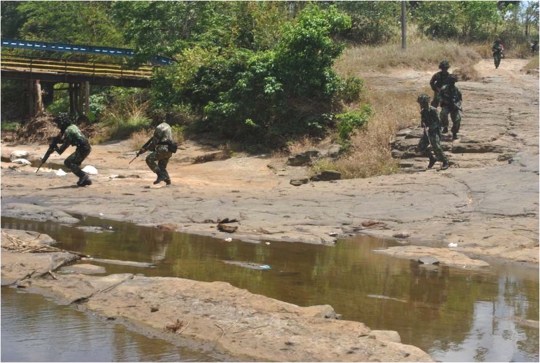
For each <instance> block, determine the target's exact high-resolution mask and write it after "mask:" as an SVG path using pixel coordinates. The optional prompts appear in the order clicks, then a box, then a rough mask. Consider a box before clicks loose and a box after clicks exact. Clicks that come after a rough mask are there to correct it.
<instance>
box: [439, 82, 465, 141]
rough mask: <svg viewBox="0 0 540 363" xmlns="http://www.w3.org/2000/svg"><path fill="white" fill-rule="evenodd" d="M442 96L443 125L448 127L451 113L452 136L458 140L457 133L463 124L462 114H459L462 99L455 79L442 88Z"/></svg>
mask: <svg viewBox="0 0 540 363" xmlns="http://www.w3.org/2000/svg"><path fill="white" fill-rule="evenodd" d="M454 77H455V76H454ZM452 78H453V77H452ZM456 78H457V77H456ZM440 96H441V107H442V109H441V123H442V127H444V128H445V129H448V114H450V117H451V118H452V138H453V139H454V140H457V138H458V137H457V133H458V132H459V128H460V126H461V115H460V114H459V110H460V109H461V101H462V97H461V91H460V90H459V88H457V87H456V85H455V81H454V80H450V82H449V83H448V84H447V85H446V86H444V87H443V88H442V90H441V93H440Z"/></svg>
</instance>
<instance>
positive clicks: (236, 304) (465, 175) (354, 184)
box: [2, 59, 538, 361]
mask: <svg viewBox="0 0 540 363" xmlns="http://www.w3.org/2000/svg"><path fill="white" fill-rule="evenodd" d="M526 62H527V61H526V60H511V59H505V60H504V61H503V64H502V65H501V67H500V68H499V69H497V70H495V69H494V67H493V65H492V62H491V60H484V61H481V62H480V63H479V64H478V65H477V70H478V72H479V75H480V79H479V80H478V81H475V82H470V81H469V82H459V83H458V86H459V87H460V88H461V90H462V93H463V97H464V102H463V106H464V110H465V114H464V115H463V120H462V126H461V132H460V136H461V138H460V140H458V141H454V142H452V141H451V140H448V139H445V140H444V143H443V144H444V145H443V147H444V149H445V151H446V153H447V156H448V157H449V160H450V162H451V167H450V169H448V170H446V171H437V170H436V168H435V169H432V170H426V169H425V166H426V164H427V161H426V159H425V158H421V157H418V156H417V154H416V153H415V152H414V151H413V147H414V146H415V145H416V144H417V143H418V138H419V137H420V135H421V131H420V130H419V129H418V128H411V129H408V130H402V131H401V132H400V133H399V134H398V135H397V136H396V139H395V140H394V141H393V144H392V145H393V149H394V150H393V154H394V156H395V157H396V158H400V163H401V166H402V170H403V172H402V173H400V174H395V175H388V176H381V177H375V178H368V179H355V180H336V181H310V182H308V183H306V184H301V185H299V186H294V185H292V184H291V183H290V182H291V180H292V179H299V178H302V177H305V176H307V169H306V168H305V167H294V166H289V165H286V163H285V160H276V159H275V158H271V157H270V156H269V155H258V156H245V157H244V156H242V157H232V158H229V159H225V160H217V161H212V160H214V159H215V158H214V156H215V154H216V153H217V152H218V151H219V150H217V149H216V147H215V145H212V144H209V143H206V144H204V143H201V142H194V141H189V142H186V143H185V144H184V145H183V146H182V148H181V150H179V153H177V154H175V155H174V156H173V158H172V159H171V162H170V164H169V174H170V175H171V178H172V180H173V184H172V185H171V186H169V187H161V188H156V187H154V186H152V181H153V180H154V178H155V175H154V174H153V173H151V172H150V171H149V170H148V169H147V167H146V164H145V163H144V161H143V160H142V158H139V159H137V160H136V161H134V162H133V163H131V164H129V161H130V160H131V159H132V158H133V156H134V154H135V150H134V149H133V147H131V146H130V144H129V143H128V142H111V143H108V144H104V145H96V146H93V151H92V153H91V155H90V156H89V157H88V158H87V160H86V161H85V163H84V164H85V165H92V166H95V167H96V168H97V169H98V171H99V174H98V175H95V176H93V177H92V179H93V180H94V184H93V185H92V186H89V187H85V188H77V187H76V186H75V185H74V184H75V181H76V177H74V176H73V175H71V174H68V175H66V176H62V177H60V176H57V175H56V174H55V173H54V172H46V171H47V170H46V169H45V170H44V171H43V172H42V171H40V172H39V173H35V168H34V167H30V166H18V165H15V164H12V163H7V162H2V202H3V203H2V215H3V216H10V217H18V218H24V219H33V220H47V219H50V220H56V221H58V220H63V222H65V223H72V222H73V221H71V222H69V218H72V217H70V216H69V213H71V214H73V213H77V214H85V215H93V216H102V217H103V218H108V219H115V220H122V221H129V222H134V223H138V224H144V225H159V224H165V223H166V224H168V226H172V228H174V229H176V230H178V231H181V232H187V233H195V234H203V235H211V236H214V237H218V238H228V237H232V238H235V239H242V240H245V241H252V242H258V241H261V240H264V241H273V240H279V241H302V242H306V243H316V244H329V245H332V244H334V243H336V240H337V238H338V237H343V236H348V235H352V234H354V233H366V234H370V235H373V236H377V237H385V238H386V237H389V238H392V237H394V238H399V240H400V241H402V242H403V245H404V246H401V247H398V248H396V249H395V250H392V251H388V253H390V254H392V255H393V256H396V257H403V258H414V256H417V255H422V256H425V255H426V253H427V251H431V254H432V256H434V257H435V258H437V259H438V260H439V261H441V263H447V264H452V263H454V264H456V265H462V266H469V267H470V266H482V265H486V264H488V263H489V260H490V259H491V258H503V259H506V260H508V261H511V262H516V263H527V264H530V265H531V266H533V267H536V268H537V267H538V74H525V73H523V72H521V71H520V70H521V68H522V67H523V66H524V65H525V64H526ZM433 72H434V71H433V70H431V71H426V72H416V71H415V72H412V71H407V70H400V71H392V72H390V73H387V74H380V73H374V72H373V73H369V74H365V75H364V74H360V76H362V77H364V78H365V79H366V83H367V85H368V86H369V87H372V88H379V89H383V90H384V89H390V88H392V89H393V90H394V91H396V89H397V90H398V91H399V92H408V93H410V94H411V102H416V96H417V94H418V93H420V92H421V91H423V90H425V88H426V85H427V83H428V82H429V79H430V77H431V74H432V73H433ZM15 150H25V151H27V152H29V154H30V156H29V157H28V158H29V159H30V160H37V159H39V157H41V156H42V155H43V154H44V152H45V150H46V146H44V145H36V144H32V145H12V144H9V143H6V142H3V143H2V157H3V160H6V159H4V158H9V157H10V155H11V153H12V152H13V151H15ZM321 151H322V152H325V151H327V150H321ZM64 157H65V155H64V156H59V155H56V154H55V155H53V156H52V157H51V158H50V162H53V163H59V164H61V163H62V161H63V159H64ZM204 161H206V162H204ZM56 169H57V168H56ZM43 206H46V207H47V209H46V210H45V209H44V208H43ZM65 213H68V214H65ZM223 218H229V219H235V220H236V222H234V223H228V224H227V225H228V226H233V227H238V228H237V229H236V231H235V232H234V233H232V234H231V233H227V232H221V231H219V230H218V220H221V219H223ZM2 243H4V238H3V239H2ZM449 246H452V247H449ZM414 251H417V252H416V254H415V252H414ZM9 253H10V254H11V253H12V252H9ZM12 254H14V255H17V254H18V253H12ZM18 255H20V253H19V254H18ZM6 256H8V254H7V253H6V250H3V252H2V279H3V283H4V280H5V281H8V280H10V281H11V282H13V281H18V282H17V283H22V281H25V280H29V278H26V279H23V277H25V276H26V275H27V274H28V273H29V272H30V271H28V268H26V269H25V268H23V271H19V272H18V273H13V272H9V271H12V270H13V269H14V267H13V266H15V265H16V263H17V262H16V261H15V262H12V263H11V265H9V263H8V262H5V261H6ZM25 256H28V255H25ZM10 258H11V257H10ZM62 258H63V257H62ZM69 258H71V257H69ZM462 262H465V263H463V264H462ZM45 265H46V267H41V270H40V271H44V272H42V273H46V274H45V275H43V276H44V277H47V278H45V279H44V278H41V279H37V280H39V282H38V281H37V280H36V281H34V285H36V284H37V285H40V286H41V287H44V288H47V289H48V290H52V291H55V292H56V293H57V294H59V295H61V296H63V297H64V298H65V299H67V300H70V301H75V300H77V299H80V298H81V297H87V300H85V301H86V302H85V304H86V305H87V306H88V307H90V308H91V309H93V310H97V311H100V312H101V313H103V314H104V315H106V316H111V317H115V318H126V319H128V320H135V321H138V322H141V323H142V324H145V326H149V327H153V328H156V327H158V325H159V326H161V325H164V324H165V323H166V322H168V324H172V323H174V322H175V320H176V318H175V317H176V316H178V311H183V315H182V316H183V318H182V319H180V320H181V321H182V322H183V324H184V325H183V326H182V327H180V328H178V329H177V330H176V331H175V332H176V333H179V332H180V333H181V334H185V335H187V336H190V337H192V338H194V339H196V340H197V339H202V340H205V339H206V340H210V341H212V342H219V344H220V346H221V347H223V348H224V350H225V351H226V352H229V353H232V354H233V355H238V356H243V355H245V356H246V357H250V358H251V359H261V360H329V361H336V360H356V361H358V360H377V359H378V360H380V359H383V360H385V361H401V360H426V359H429V358H427V357H426V356H425V355H422V354H425V353H423V352H418V351H416V350H413V348H412V347H408V346H403V345H401V344H400V343H397V342H396V340H397V339H393V338H389V337H388V334H386V335H384V337H382V335H379V338H375V339H373V335H376V334H378V333H373V332H370V331H369V328H367V327H365V326H363V325H362V324H360V323H352V322H344V321H339V320H335V319H324V318H314V317H312V315H309V314H312V311H311V312H310V313H308V312H307V311H308V310H309V309H310V308H299V307H296V306H291V305H290V304H286V303H282V302H277V301H275V300H272V301H271V303H270V302H269V300H271V299H266V298H264V297H261V296H257V295H252V294H249V293H247V292H245V291H243V290H238V289H235V288H233V287H230V286H227V284H223V283H213V284H208V283H199V282H194V281H188V280H181V279H157V280H155V281H153V282H152V283H151V284H149V283H148V281H146V279H145V278H143V277H137V276H127V275H126V276H118V275H115V276H111V277H101V278H97V277H94V278H90V277H88V276H86V275H80V276H69V277H67V276H62V277H58V276H57V278H58V280H55V279H54V278H52V277H51V276H52V274H54V269H53V270H51V273H50V274H49V273H48V269H50V268H54V267H55V266H56V265H55V262H54V261H53V260H51V261H49V262H47V263H45ZM8 266H9V268H8ZM10 269H11V270H10ZM45 270H47V271H45ZM8 277H9V278H8ZM69 279H79V280H81V279H82V280H85V281H87V284H86V285H88V286H89V287H88V290H87V291H78V290H76V291H72V290H71V289H69V288H68V287H69V286H73V285H75V284H76V281H72V280H69ZM31 280H35V279H33V278H32V279H31ZM173 280H174V281H173ZM194 284H197V285H198V286H197V291H198V292H197V294H195V293H193V294H187V295H189V296H187V295H182V296H183V297H182V298H181V300H182V301H178V303H179V304H178V306H177V307H174V308H170V309H179V310H175V311H167V313H166V314H164V315H163V316H162V317H161V318H160V319H161V320H160V319H157V320H156V319H155V318H154V317H155V316H157V315H151V314H153V313H151V312H150V311H151V310H152V309H151V308H152V306H150V305H152V304H153V303H155V301H158V300H159V299H172V296H171V294H174V293H175V291H176V292H178V291H180V290H182V286H186V287H187V286H190V287H191V286H193V285H194ZM90 286H91V287H90ZM199 291H201V293H200V296H199V295H198V294H199ZM203 291H204V293H203ZM219 291H222V294H220V295H219V296H218V299H220V300H223V301H226V303H220V304H217V303H215V301H214V300H212V299H216V297H215V296H214V294H216V293H218V292H219ZM96 292H99V293H96ZM194 294H195V295H194ZM137 296H142V297H143V298H139V299H138V298H137ZM151 296H153V298H155V299H156V300H155V301H154V300H152V299H153V298H151ZM212 296H214V297H212ZM105 299H106V301H107V303H104V302H105ZM147 299H149V300H147ZM204 299H206V300H209V301H204V304H210V305H206V308H205V309H210V310H213V309H214V310H215V309H218V308H219V309H220V310H219V314H216V315H212V314H211V315H210V316H209V317H204V318H205V319H202V318H201V317H200V316H199V315H197V314H198V313H197V311H198V310H197V309H194V308H193V306H195V305H197V304H202V303H203V300H204ZM265 299H266V300H265ZM127 300H129V301H131V303H130V304H129V305H130V308H129V309H127V308H126V307H125V306H124V307H122V306H121V305H116V306H115V305H113V304H112V303H111V301H120V302H122V301H124V305H125V301H127ZM177 300H178V299H177ZM259 301H264V304H262V303H261V306H259V305H258V304H259ZM240 302H242V303H240ZM244 304H245V305H244ZM132 305H133V307H132ZM262 305H264V306H271V308H268V309H267V308H266V307H265V308H264V309H263V308H262ZM113 306H114V308H113ZM154 307H155V306H154ZM158 308H159V309H160V311H162V312H163V310H162V309H163V308H161V307H158ZM168 309H169V308H168ZM181 309H185V310H181ZM227 309H229V310H228V313H226V312H224V310H227ZM235 309H236V310H235ZM272 309H274V310H272ZM305 309H308V310H305ZM313 309H315V310H316V311H319V313H320V311H321V310H320V309H322V308H313ZM317 309H319V310H317ZM189 311H193V312H192V313H189ZM186 312H187V313H186ZM319 313H317V314H319ZM227 314H228V315H227ZM317 314H315V315H317ZM323 315H324V314H323ZM150 316H152V319H150ZM223 316H229V317H228V318H222V317H223ZM319 316H320V314H319ZM287 317H288V318H287ZM291 317H294V318H291ZM206 319H208V320H206ZM219 319H223V321H222V320H219ZM291 319H292V320H291ZM246 322H247V323H246ZM187 323H189V326H186V325H185V324H187ZM244 324H247V325H246V327H248V328H247V329H243V328H241V327H243V326H244ZM257 324H258V325H257ZM291 324H292V325H291ZM303 324H307V325H303ZM351 324H352V325H354V326H352V325H351ZM259 325H260V326H261V327H260V328H257V326H259ZM262 326H264V327H262ZM292 326H294V328H292ZM313 326H317V327H318V328H317V329H313V328H312V327H313ZM345 326H347V329H343V328H344V327H345ZM204 327H206V328H204ZM184 329H185V330H184ZM204 329H210V330H204ZM280 329H285V330H280ZM345 330H346V331H347V332H348V333H344V331H345ZM233 331H234V332H235V333H234V334H233ZM284 331H286V332H288V333H287V334H284V333H283V332H284ZM307 331H309V332H310V334H314V335H313V336H311V335H306V334H307ZM351 332H353V333H351ZM333 334H342V335H340V336H339V337H337V336H334V335H333ZM343 334H348V335H346V336H343ZM370 334H371V335H372V337H371V338H369V337H370ZM239 336H242V337H245V339H244V340H242V339H239V338H238V337H239ZM263 337H264V339H265V340H264V341H265V342H267V341H268V342H269V343H268V349H267V348H265V347H266V345H265V344H266V343H265V344H262V343H260V342H261V341H262V340H258V339H259V338H261V339H262V338H263ZM291 337H292V338H291ZM332 337H333V338H332ZM363 337H368V339H363ZM293 338H294V339H293ZM336 338H338V339H336ZM291 339H292V340H291ZM309 341H311V342H312V343H309ZM331 341H333V342H334V343H335V341H341V342H343V345H341V344H337V345H336V344H334V345H332V344H331ZM313 342H316V343H313ZM365 342H368V343H367V345H362V344H364V343H365ZM270 343H271V344H270ZM373 344H375V346H376V345H378V346H379V349H375V348H374V346H373ZM241 346H246V347H249V350H246V349H243V348H241ZM382 346H384V347H385V349H383V350H381V349H380V347H382ZM280 347H282V348H285V349H282V348H280ZM300 347H301V349H300ZM331 347H332V348H331ZM404 347H406V348H404ZM394 348H395V349H394ZM300 350H301V351H303V352H305V353H304V354H305V355H298V354H299V351H300ZM247 352H251V353H250V354H247ZM292 352H294V355H293V354H292ZM384 352H386V353H384ZM377 354H378V355H377ZM381 354H382V355H381ZM385 354H386V355H385Z"/></svg>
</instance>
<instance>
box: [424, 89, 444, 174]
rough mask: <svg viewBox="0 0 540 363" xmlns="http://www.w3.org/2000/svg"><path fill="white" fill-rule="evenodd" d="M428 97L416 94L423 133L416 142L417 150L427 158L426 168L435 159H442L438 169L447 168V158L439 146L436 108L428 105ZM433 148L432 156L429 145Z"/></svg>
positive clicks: (429, 166)
mask: <svg viewBox="0 0 540 363" xmlns="http://www.w3.org/2000/svg"><path fill="white" fill-rule="evenodd" d="M429 101H430V98H429V96H428V95H426V94H421V95H420V96H418V99H417V102H418V103H419V104H420V110H421V111H420V117H421V125H422V128H423V129H424V134H423V135H422V138H421V139H420V142H419V143H418V150H420V151H421V152H422V153H423V154H424V155H426V156H427V157H428V158H429V164H428V169H431V168H432V167H433V165H435V163H436V162H437V160H439V161H442V165H441V168H440V169H439V170H446V169H448V167H449V165H448V159H447V158H446V155H444V151H443V150H442V148H441V136H440V131H441V130H440V121H439V116H438V115H437V109H436V108H435V107H433V106H430V105H429ZM430 145H431V148H432V149H433V153H435V156H433V154H432V152H431V150H430V149H429V146H430Z"/></svg>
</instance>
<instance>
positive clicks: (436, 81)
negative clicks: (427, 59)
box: [429, 60, 450, 108]
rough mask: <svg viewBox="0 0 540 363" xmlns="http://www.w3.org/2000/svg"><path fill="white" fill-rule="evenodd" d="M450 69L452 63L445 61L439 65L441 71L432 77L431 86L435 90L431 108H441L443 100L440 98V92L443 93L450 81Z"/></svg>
mask: <svg viewBox="0 0 540 363" xmlns="http://www.w3.org/2000/svg"><path fill="white" fill-rule="evenodd" d="M449 68H450V63H448V61H445V60H443V61H442V62H441V63H439V69H440V71H439V72H437V73H435V74H434V75H433V77H431V80H430V81H429V85H430V86H431V89H432V90H433V92H434V93H433V101H432V102H431V106H433V107H435V108H437V107H439V102H441V99H440V98H439V92H440V91H441V88H442V87H443V86H444V85H445V84H446V83H447V80H448V75H449V74H450V73H448V69H449Z"/></svg>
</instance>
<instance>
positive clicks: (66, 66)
mask: <svg viewBox="0 0 540 363" xmlns="http://www.w3.org/2000/svg"><path fill="white" fill-rule="evenodd" d="M1 69H2V77H5V78H7V79H22V80H31V79H39V80H41V81H43V82H66V83H68V82H72V83H78V82H84V81H89V82H90V83H91V84H95V85H101V86H119V87H139V88H148V87H150V85H151V81H150V78H151V76H152V67H149V66H142V67H140V68H138V69H136V70H133V69H127V68H125V67H122V65H120V64H112V63H109V64H107V63H95V62H92V63H86V62H74V61H67V60H61V59H38V58H26V57H15V56H4V57H2V62H1Z"/></svg>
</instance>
